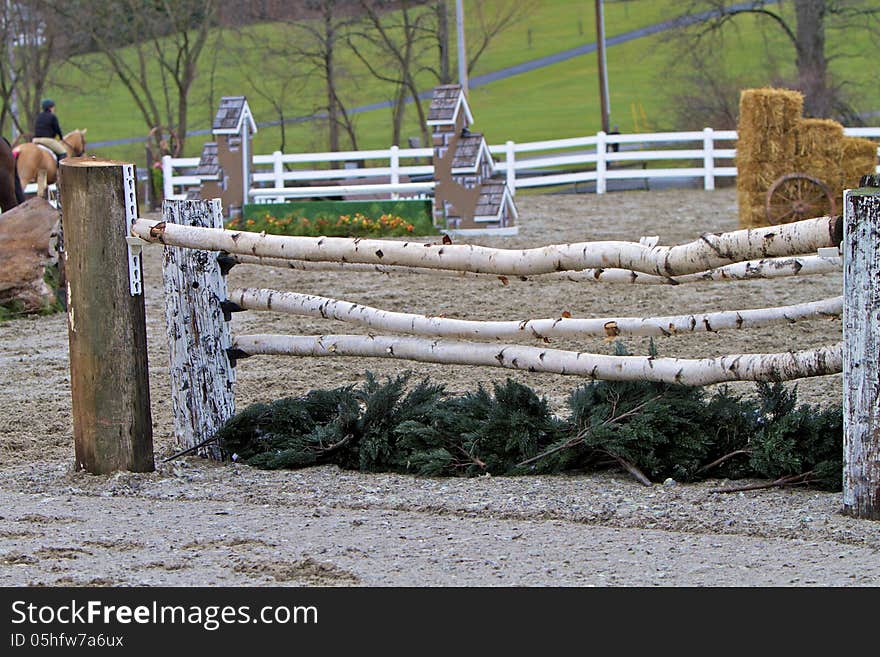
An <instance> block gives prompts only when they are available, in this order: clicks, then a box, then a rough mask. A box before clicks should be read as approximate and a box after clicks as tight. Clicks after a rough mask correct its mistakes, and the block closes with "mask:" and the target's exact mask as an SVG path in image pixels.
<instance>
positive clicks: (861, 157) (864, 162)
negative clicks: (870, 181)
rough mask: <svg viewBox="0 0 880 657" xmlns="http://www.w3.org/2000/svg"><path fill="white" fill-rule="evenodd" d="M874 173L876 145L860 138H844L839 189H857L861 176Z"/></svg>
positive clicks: (875, 167) (875, 168)
mask: <svg viewBox="0 0 880 657" xmlns="http://www.w3.org/2000/svg"><path fill="white" fill-rule="evenodd" d="M876 171H877V143H876V142H873V141H871V140H870V139H862V138H860V137H844V138H843V162H842V166H841V182H840V187H841V189H854V188H856V187H858V186H859V181H860V180H861V178H862V176H865V175H868V174H869V173H876Z"/></svg>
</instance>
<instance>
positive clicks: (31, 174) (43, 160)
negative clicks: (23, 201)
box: [15, 130, 86, 187]
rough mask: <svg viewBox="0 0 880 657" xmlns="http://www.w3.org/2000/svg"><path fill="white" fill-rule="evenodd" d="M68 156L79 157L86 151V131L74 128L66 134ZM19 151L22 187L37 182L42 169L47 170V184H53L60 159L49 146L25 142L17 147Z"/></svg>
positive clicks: (19, 173) (16, 149) (65, 145)
mask: <svg viewBox="0 0 880 657" xmlns="http://www.w3.org/2000/svg"><path fill="white" fill-rule="evenodd" d="M61 143H62V144H63V145H64V150H66V151H67V156H68V157H78V156H80V155H82V154H83V153H85V152H86V131H85V130H74V131H73V132H68V133H67V134H66V135H64V139H63V140H62V142H61ZM15 151H16V152H17V153H18V160H17V161H16V166H17V167H18V179H19V180H20V181H21V185H22V187H26V186H27V185H30V184H31V183H32V182H37V172H38V171H40V170H41V169H43V170H45V171H46V184H47V185H51V184H52V183H54V182H55V181H56V180H57V178H58V159H57V158H56V157H55V154H54V153H52V152H50V151H49V149H47V148H42V147H41V146H38V145H37V144H33V143H30V142H28V143H24V144H21V145H20V146H16V147H15Z"/></svg>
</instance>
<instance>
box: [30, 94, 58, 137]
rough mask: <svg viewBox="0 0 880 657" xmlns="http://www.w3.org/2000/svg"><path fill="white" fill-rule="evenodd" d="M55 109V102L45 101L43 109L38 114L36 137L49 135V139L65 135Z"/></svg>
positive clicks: (35, 127) (35, 126) (35, 129)
mask: <svg viewBox="0 0 880 657" xmlns="http://www.w3.org/2000/svg"><path fill="white" fill-rule="evenodd" d="M54 110H55V103H53V102H52V101H51V100H46V101H43V111H42V112H40V113H39V114H37V120H36V123H35V124H34V137H48V138H49V139H54V138H55V137H58V138H59V139H61V138H63V137H64V135H63V134H62V132H61V126H60V125H58V117H57V116H56V115H55V111H54Z"/></svg>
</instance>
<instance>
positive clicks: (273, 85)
mask: <svg viewBox="0 0 880 657" xmlns="http://www.w3.org/2000/svg"><path fill="white" fill-rule="evenodd" d="M232 34H233V35H234V38H232V39H229V40H228V45H227V46H226V48H225V52H226V54H228V55H231V56H232V57H233V58H234V59H235V62H236V64H237V66H238V68H239V69H241V70H245V69H247V68H249V67H253V66H254V61H253V59H254V57H255V56H256V57H258V58H259V70H260V73H259V75H249V76H246V78H245V84H246V91H249V92H253V94H254V95H256V96H259V97H260V98H262V99H263V100H264V101H266V102H267V103H269V105H270V106H271V107H272V109H273V111H274V112H275V117H276V118H277V121H278V125H279V128H280V130H281V138H280V143H279V145H278V150H280V151H282V152H283V151H284V150H285V148H286V145H287V131H286V126H285V119H287V118H288V116H290V115H291V107H292V106H293V98H295V97H298V96H299V95H300V93H299V92H301V91H302V90H303V88H304V87H305V84H306V79H305V76H304V75H303V73H302V71H301V70H300V68H299V62H298V61H297V60H296V59H294V58H292V57H290V52H289V43H290V39H289V37H290V35H289V34H288V33H287V30H283V31H273V32H269V33H263V32H259V33H257V32H254V31H253V30H235V31H234V32H233V33H232Z"/></svg>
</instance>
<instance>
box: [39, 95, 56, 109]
mask: <svg viewBox="0 0 880 657" xmlns="http://www.w3.org/2000/svg"><path fill="white" fill-rule="evenodd" d="M41 106H42V108H43V111H44V112H46V111H48V109H49V108H50V107H55V101H54V100H52V99H51V98H46V99H45V100H44V101H43V102H42V103H41Z"/></svg>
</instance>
